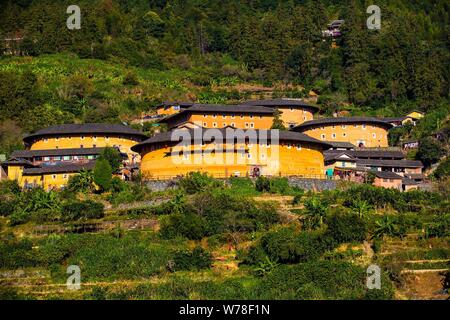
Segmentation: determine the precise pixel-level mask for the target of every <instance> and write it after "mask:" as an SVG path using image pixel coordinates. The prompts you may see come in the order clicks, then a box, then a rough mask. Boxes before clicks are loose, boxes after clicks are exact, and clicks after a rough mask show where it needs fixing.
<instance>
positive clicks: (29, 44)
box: [0, 0, 450, 152]
mask: <svg viewBox="0 0 450 320" xmlns="http://www.w3.org/2000/svg"><path fill="white" fill-rule="evenodd" d="M70 4H72V2H71V1H50V0H48V1H46V0H20V1H2V2H1V3H0V12H1V14H0V35H1V38H3V39H5V38H11V37H14V36H15V35H20V36H23V40H22V41H21V42H20V44H19V45H18V46H19V47H18V48H17V50H19V51H20V52H21V54H22V55H24V56H23V57H8V56H3V57H2V58H0V109H1V112H0V134H1V137H0V140H1V141H0V144H1V149H2V150H0V151H1V152H8V150H10V149H12V148H16V147H17V144H18V143H19V141H20V140H17V137H19V136H20V135H22V134H24V133H27V132H31V131H34V130H36V129H37V128H39V127H41V126H43V125H46V124H53V123H64V122H73V121H91V122H92V121H105V122H119V121H128V120H129V119H131V118H132V117H133V116H137V115H139V113H140V112H141V111H143V110H148V109H149V108H151V106H154V105H155V104H157V103H158V102H161V101H163V100H170V99H180V100H193V101H200V102H211V103H222V102H236V101H240V100H243V99H246V98H247V97H248V95H247V94H246V92H245V90H242V87H243V86H244V85H248V84H252V85H259V86H266V87H271V88H275V89H274V90H272V91H275V95H278V96H291V97H304V96H305V95H307V93H308V92H309V91H310V90H313V91H314V92H316V93H317V94H319V100H318V104H319V106H320V107H321V112H322V113H325V114H328V115H330V114H331V113H332V112H333V111H336V110H348V111H350V112H351V113H353V114H371V115H383V116H396V115H403V114H404V113H405V112H406V111H409V110H413V109H420V110H423V111H426V112H432V111H433V110H434V109H436V108H439V107H440V108H441V109H442V108H446V106H448V95H449V72H448V70H449V67H450V63H449V61H450V59H449V58H450V53H449V44H450V42H449V34H450V32H449V31H450V28H449V15H448V12H450V4H449V3H448V1H445V0H433V1H418V0H417V1H407V0H395V1H387V0H383V1H381V0H380V1H378V2H377V5H378V6H379V7H380V8H381V13H382V20H381V30H368V29H367V27H366V19H367V18H368V17H369V14H367V13H366V8H367V6H369V5H370V4H372V3H370V2H367V1H330V0H320V1H307V0H305V1H300V0H297V1H294V0H291V1H281V0H244V1H242V0H239V1H238V0H227V1H217V0H188V1H185V0H178V1H165V0H132V1H126V0H97V1H86V0H80V1H77V4H78V5H79V6H80V8H81V14H82V19H81V30H69V29H68V28H67V27H66V19H67V17H68V16H69V14H67V13H66V9H67V6H68V5H70ZM334 19H344V20H345V23H344V27H343V30H342V33H343V36H342V37H340V38H338V39H337V40H336V46H337V47H336V46H332V45H331V41H332V40H331V38H323V37H322V34H321V30H324V29H326V26H327V24H328V23H329V22H331V21H332V20H334ZM2 45H3V42H2ZM447 111H448V109H447ZM444 113H445V112H444ZM10 132H13V134H12V136H11V137H9V136H6V133H10Z"/></svg>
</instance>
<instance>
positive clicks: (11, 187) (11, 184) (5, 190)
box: [0, 180, 22, 195]
mask: <svg viewBox="0 0 450 320" xmlns="http://www.w3.org/2000/svg"><path fill="white" fill-rule="evenodd" d="M21 191H22V189H21V188H20V186H19V183H18V182H17V180H3V181H0V195H5V194H12V195H17V194H19V193H20V192H21Z"/></svg>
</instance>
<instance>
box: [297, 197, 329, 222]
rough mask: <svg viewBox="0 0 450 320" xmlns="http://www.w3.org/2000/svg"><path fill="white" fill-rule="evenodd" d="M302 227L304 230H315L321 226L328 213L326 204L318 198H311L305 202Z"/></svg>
mask: <svg viewBox="0 0 450 320" xmlns="http://www.w3.org/2000/svg"><path fill="white" fill-rule="evenodd" d="M303 213H304V214H305V215H306V217H305V218H304V219H303V226H304V228H305V229H306V230H315V229H318V228H320V227H321V226H322V224H323V221H324V218H325V216H326V214H327V213H328V203H327V202H326V201H323V200H322V199H320V198H319V197H318V196H311V197H309V198H308V199H306V201H305V209H304V210H303Z"/></svg>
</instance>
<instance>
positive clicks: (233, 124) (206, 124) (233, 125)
mask: <svg viewBox="0 0 450 320" xmlns="http://www.w3.org/2000/svg"><path fill="white" fill-rule="evenodd" d="M207 126H208V123H207V122H203V127H207ZM212 126H213V127H214V128H217V122H213V124H212ZM226 126H228V124H227V123H226V122H223V123H222V127H223V128H225V127H226ZM230 126H232V127H236V124H235V123H234V122H232V123H230ZM245 127H246V128H254V127H255V124H254V123H253V122H246V123H245Z"/></svg>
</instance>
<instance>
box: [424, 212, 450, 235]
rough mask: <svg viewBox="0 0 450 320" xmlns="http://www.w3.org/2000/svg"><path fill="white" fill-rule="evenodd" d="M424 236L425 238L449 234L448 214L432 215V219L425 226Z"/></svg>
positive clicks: (449, 217)
mask: <svg viewBox="0 0 450 320" xmlns="http://www.w3.org/2000/svg"><path fill="white" fill-rule="evenodd" d="M425 236H426V237H427V238H432V237H440V238H444V237H448V236H450V214H449V213H446V214H439V215H437V216H436V217H434V219H433V221H432V222H431V223H429V224H428V225H426V227H425Z"/></svg>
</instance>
